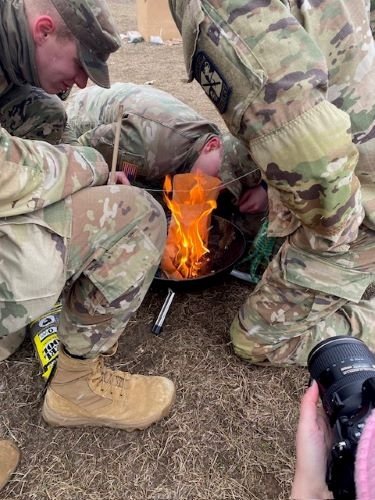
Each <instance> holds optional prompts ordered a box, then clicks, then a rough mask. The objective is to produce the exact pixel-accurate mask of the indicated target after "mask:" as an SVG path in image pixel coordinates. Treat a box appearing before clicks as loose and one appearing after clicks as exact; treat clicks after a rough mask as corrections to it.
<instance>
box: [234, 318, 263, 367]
mask: <svg viewBox="0 0 375 500" xmlns="http://www.w3.org/2000/svg"><path fill="white" fill-rule="evenodd" d="M230 337H231V342H232V346H233V350H234V353H235V354H237V356H239V357H240V358H242V359H244V360H245V361H249V362H250V363H261V362H263V361H266V360H267V356H266V354H265V352H264V351H263V348H264V347H265V346H260V345H259V344H258V343H257V342H255V340H253V339H252V338H251V336H250V335H248V334H247V332H245V330H244V329H243V328H242V327H241V323H240V320H239V316H238V314H237V315H236V317H235V319H234V320H233V322H232V324H231V327H230Z"/></svg>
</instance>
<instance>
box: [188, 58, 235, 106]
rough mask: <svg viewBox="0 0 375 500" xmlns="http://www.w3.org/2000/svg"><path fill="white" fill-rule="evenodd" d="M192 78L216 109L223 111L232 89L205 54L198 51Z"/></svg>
mask: <svg viewBox="0 0 375 500" xmlns="http://www.w3.org/2000/svg"><path fill="white" fill-rule="evenodd" d="M193 73H194V78H195V79H196V80H197V82H198V83H199V84H200V86H201V87H202V88H203V90H204V91H205V92H206V94H207V95H208V97H209V98H210V99H211V101H212V102H213V103H214V104H215V106H216V107H217V109H218V111H219V112H220V113H221V114H223V113H225V111H226V109H227V107H228V102H229V97H230V95H231V92H232V89H231V88H230V87H229V86H228V84H227V83H226V81H225V79H224V78H223V76H222V74H221V73H220V71H219V70H218V68H217V67H216V66H215V64H214V63H213V62H212V60H211V59H210V58H209V57H208V55H207V54H205V53H204V52H202V51H200V52H198V53H197V54H196V55H195V57H194V61H193Z"/></svg>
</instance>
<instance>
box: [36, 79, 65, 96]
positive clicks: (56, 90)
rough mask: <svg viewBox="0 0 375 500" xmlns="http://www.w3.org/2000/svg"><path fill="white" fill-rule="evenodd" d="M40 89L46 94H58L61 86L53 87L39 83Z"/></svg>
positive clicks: (49, 84)
mask: <svg viewBox="0 0 375 500" xmlns="http://www.w3.org/2000/svg"><path fill="white" fill-rule="evenodd" d="M41 87H42V89H43V90H44V91H45V92H47V94H60V92H61V91H62V90H61V89H62V86H61V85H53V84H51V83H44V84H43V82H42V83H41Z"/></svg>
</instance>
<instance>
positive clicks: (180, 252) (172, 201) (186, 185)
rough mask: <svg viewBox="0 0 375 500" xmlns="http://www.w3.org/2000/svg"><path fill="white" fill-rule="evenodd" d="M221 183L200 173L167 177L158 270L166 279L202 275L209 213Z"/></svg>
mask: <svg viewBox="0 0 375 500" xmlns="http://www.w3.org/2000/svg"><path fill="white" fill-rule="evenodd" d="M220 184H221V182H220V180H219V179H217V178H216V177H211V176H208V175H205V174H202V173H201V172H197V173H194V174H192V173H189V174H177V175H175V176H174V177H173V185H172V181H171V178H170V176H167V177H166V179H165V183H164V199H165V202H166V204H167V206H168V208H169V209H170V211H171V214H172V220H171V223H170V225H169V230H168V238H167V245H166V248H165V251H164V255H163V258H162V262H161V267H162V269H163V271H164V272H165V274H166V275H167V276H168V277H169V278H173V279H184V278H195V277H196V276H199V274H200V273H201V272H202V268H203V266H204V258H203V257H204V256H205V255H206V254H207V253H209V250H208V248H207V242H208V234H209V226H210V221H211V217H210V216H211V212H212V210H213V209H214V208H216V199H217V196H218V194H219V190H220V189H219V186H220Z"/></svg>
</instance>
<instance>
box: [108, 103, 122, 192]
mask: <svg viewBox="0 0 375 500" xmlns="http://www.w3.org/2000/svg"><path fill="white" fill-rule="evenodd" d="M123 112H124V106H123V105H122V104H120V105H119V107H118V111H117V119H116V132H115V143H114V145H113V155H112V167H111V172H110V174H109V177H108V184H115V183H116V165H117V158H118V149H119V144H120V132H121V123H122V115H123Z"/></svg>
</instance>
